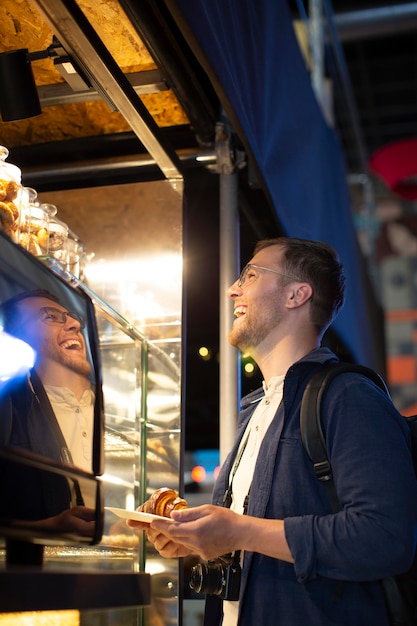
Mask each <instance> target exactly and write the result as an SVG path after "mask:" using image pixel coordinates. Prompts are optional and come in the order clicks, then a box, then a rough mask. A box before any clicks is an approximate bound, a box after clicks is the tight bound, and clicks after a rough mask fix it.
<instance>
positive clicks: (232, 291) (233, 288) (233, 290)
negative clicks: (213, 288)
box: [226, 279, 242, 299]
mask: <svg viewBox="0 0 417 626" xmlns="http://www.w3.org/2000/svg"><path fill="white" fill-rule="evenodd" d="M241 293H242V289H241V287H239V279H236V280H235V282H234V283H233V285H230V287H229V288H228V289H227V291H226V295H227V297H228V298H232V299H233V298H236V297H237V296H239V295H240V294H241Z"/></svg>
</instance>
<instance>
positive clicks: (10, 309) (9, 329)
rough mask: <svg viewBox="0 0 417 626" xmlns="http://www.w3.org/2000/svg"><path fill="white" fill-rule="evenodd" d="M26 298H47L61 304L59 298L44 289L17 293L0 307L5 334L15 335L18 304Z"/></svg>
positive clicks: (17, 320)
mask: <svg viewBox="0 0 417 626" xmlns="http://www.w3.org/2000/svg"><path fill="white" fill-rule="evenodd" d="M28 298H47V299H48V300H51V301H52V302H56V303H57V304H61V303H60V301H59V298H57V296H55V295H54V294H53V293H51V292H50V291H47V290H46V289H33V290H32V291H22V292H21V293H18V294H17V295H16V296H13V297H12V298H9V300H6V301H5V302H3V303H2V305H1V306H0V320H1V323H2V325H3V329H4V331H5V332H6V333H10V334H12V335H13V334H15V332H16V326H17V324H18V322H19V313H20V311H19V304H20V303H21V302H23V300H27V299H28Z"/></svg>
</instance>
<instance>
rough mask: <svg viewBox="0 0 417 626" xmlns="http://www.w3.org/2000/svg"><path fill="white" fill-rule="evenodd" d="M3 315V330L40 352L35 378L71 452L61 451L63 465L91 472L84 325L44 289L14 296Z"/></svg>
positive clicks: (90, 400) (88, 368) (89, 392)
mask: <svg viewBox="0 0 417 626" xmlns="http://www.w3.org/2000/svg"><path fill="white" fill-rule="evenodd" d="M3 312H4V330H5V331H6V332H8V333H9V334H12V335H14V336H16V337H19V338H20V339H23V341H26V342H27V343H28V344H29V345H30V346H31V347H32V348H33V349H34V350H35V352H36V360H35V367H34V372H32V374H31V377H32V378H35V379H36V377H37V376H38V377H39V379H40V381H41V382H42V385H43V387H44V389H45V391H46V394H47V397H48V399H49V402H50V404H51V406H52V409H53V411H54V413H55V416H56V419H57V420H58V423H59V426H60V429H61V431H62V434H63V437H64V440H65V442H66V447H67V448H68V450H65V449H64V450H63V451H61V454H62V455H63V458H62V461H64V462H72V463H73V464H74V465H76V466H78V467H80V468H82V469H84V470H86V471H89V472H91V471H92V433H93V418H94V392H93V390H92V389H91V383H90V380H89V375H90V373H91V365H90V363H89V361H88V360H87V356H86V347H85V340H84V337H83V334H82V332H81V331H82V329H83V328H84V320H83V319H82V318H81V317H80V316H79V315H78V314H77V313H73V312H68V311H67V310H66V309H65V308H64V307H63V306H62V305H61V304H60V303H59V301H58V299H57V298H55V297H54V296H53V295H52V294H49V293H48V292H43V291H42V290H37V291H32V292H25V293H23V294H20V295H19V296H16V297H15V298H13V299H11V300H9V301H8V302H7V303H5V305H4V306H3ZM32 382H33V381H32ZM35 384H36V383H35Z"/></svg>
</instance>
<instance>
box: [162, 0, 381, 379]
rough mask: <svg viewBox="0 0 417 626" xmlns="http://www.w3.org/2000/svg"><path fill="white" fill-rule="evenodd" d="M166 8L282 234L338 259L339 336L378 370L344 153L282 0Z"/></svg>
mask: <svg viewBox="0 0 417 626" xmlns="http://www.w3.org/2000/svg"><path fill="white" fill-rule="evenodd" d="M167 4H168V6H170V7H171V9H172V10H173V13H174V14H176V18H177V21H178V16H180V21H181V24H180V27H181V28H182V30H183V32H184V34H185V36H186V37H187V38H188V41H189V43H190V44H191V46H192V48H193V51H194V52H195V53H196V55H197V57H198V58H199V61H200V63H201V64H202V65H203V67H204V68H205V70H206V72H207V74H208V75H209V77H210V79H211V81H212V83H213V86H214V88H215V89H216V91H217V93H218V96H219V98H220V101H221V103H222V106H223V108H224V110H225V112H226V114H227V115H228V117H229V118H230V120H231V122H232V124H233V126H234V127H235V130H236V132H237V133H238V134H239V136H240V138H241V140H242V141H243V143H244V144H245V146H246V148H247V150H248V152H249V153H250V154H251V155H252V156H253V158H254V160H255V162H256V164H257V167H258V169H259V172H260V174H261V176H262V179H263V184H264V187H265V190H266V192H267V194H268V195H269V197H270V199H271V201H272V203H273V206H274V208H275V210H276V213H277V216H278V219H279V221H280V223H281V225H282V227H283V230H284V231H285V233H286V234H287V235H289V236H292V237H304V238H307V239H316V240H321V241H326V242H327V243H329V244H331V245H333V246H334V247H335V248H336V250H337V251H338V253H339V255H340V258H341V260H342V262H343V264H344V266H345V269H346V274H347V279H348V285H347V300H346V304H345V306H344V308H343V310H342V311H341V313H340V314H339V317H338V319H337V320H336V321H335V322H334V329H335V331H336V332H337V334H338V335H339V337H340V338H341V340H342V341H343V343H344V344H345V345H346V346H347V347H348V348H349V350H350V352H351V353H352V355H353V357H354V358H355V360H357V361H359V362H362V363H365V364H367V365H369V366H373V367H375V366H377V356H376V351H375V338H373V333H372V328H371V319H370V316H369V313H368V311H367V300H368V297H367V296H368V295H369V294H368V293H367V291H369V284H367V282H366V280H365V275H364V270H363V266H362V258H361V253H360V250H359V246H358V242H357V237H356V233H355V229H354V225H353V218H352V214H351V207H350V198H349V191H348V187H347V180H346V171H345V164H344V158H343V153H342V149H341V146H340V144H339V142H338V140H337V138H336V136H335V133H334V132H333V130H332V129H331V128H329V127H328V125H327V123H326V122H325V120H324V117H323V115H322V112H321V110H320V108H319V106H318V104H317V101H316V98H315V95H314V92H313V90H312V87H311V82H310V77H309V74H308V71H307V69H306V66H305V62H304V59H303V58H302V55H301V52H300V49H299V46H298V42H297V40H296V37H295V33H294V28H293V22H292V17H291V14H290V12H289V9H288V6H287V2H286V0H257V1H256V2H254V1H253V0H209V1H207V0H176V2H169V1H168V2H167Z"/></svg>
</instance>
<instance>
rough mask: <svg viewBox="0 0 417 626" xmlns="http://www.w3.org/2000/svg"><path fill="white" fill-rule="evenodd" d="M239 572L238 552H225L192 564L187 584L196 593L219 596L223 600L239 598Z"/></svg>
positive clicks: (240, 571) (240, 572)
mask: <svg viewBox="0 0 417 626" xmlns="http://www.w3.org/2000/svg"><path fill="white" fill-rule="evenodd" d="M241 574H242V570H241V567H240V564H239V554H238V553H237V554H235V555H234V556H231V555H230V554H226V555H224V556H219V557H218V558H217V559H214V560H213V561H207V562H202V563H197V565H194V566H193V567H192V568H191V571H190V581H189V585H190V588H191V589H194V591H196V592H197V593H207V594H210V595H215V596H220V598H223V600H239V589H240V578H241Z"/></svg>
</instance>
